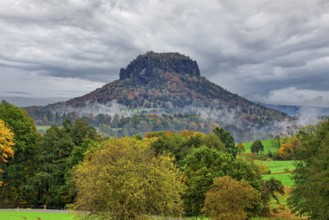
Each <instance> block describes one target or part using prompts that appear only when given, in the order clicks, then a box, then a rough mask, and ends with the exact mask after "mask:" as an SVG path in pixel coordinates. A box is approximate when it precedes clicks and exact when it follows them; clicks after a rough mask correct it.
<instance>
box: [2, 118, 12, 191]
mask: <svg viewBox="0 0 329 220" xmlns="http://www.w3.org/2000/svg"><path fill="white" fill-rule="evenodd" d="M14 145H15V143H14V133H12V132H11V131H10V129H9V128H8V127H7V126H6V125H5V123H4V121H3V120H1V119H0V161H2V162H3V163H6V162H8V158H9V157H14V150H13V149H12V146H14ZM2 172H3V170H2V169H1V168H0V173H2ZM1 185H2V181H1V180H0V186H1Z"/></svg>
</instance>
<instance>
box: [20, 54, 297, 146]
mask: <svg viewBox="0 0 329 220" xmlns="http://www.w3.org/2000/svg"><path fill="white" fill-rule="evenodd" d="M119 76H120V79H119V80H116V81H113V82H111V83H108V84H106V85H104V86H103V87H102V88H99V89H96V90H95V91H93V92H91V93H88V94H86V95H84V96H81V97H77V98H74V99H71V100H69V101H66V102H58V103H55V104H51V105H47V106H44V107H28V108H26V110H27V111H28V113H29V114H30V115H31V116H32V117H33V118H34V119H35V121H36V123H37V124H42V125H45V124H52V123H61V122H62V121H63V120H64V119H65V118H67V117H68V118H71V119H74V118H76V117H84V118H85V119H86V120H87V121H88V122H89V123H91V124H93V125H94V126H96V127H98V128H99V130H100V131H102V132H104V133H106V134H108V135H132V134H134V133H145V132H147V131H154V130H176V131H178V130H183V129H192V130H199V131H203V132H209V131H211V130H212V129H213V128H214V127H215V126H222V127H224V128H226V129H228V130H230V131H231V132H232V134H233V135H234V136H235V138H236V139H238V140H248V139H249V140H250V139H253V138H255V137H268V136H269V135H270V134H271V132H272V131H274V130H278V129H280V126H278V124H280V123H281V122H284V121H286V120H290V119H291V118H290V117H289V116H288V115H287V114H285V113H283V112H280V111H278V110H274V109H270V108H267V107H264V106H262V105H260V104H256V103H254V102H251V101H248V100H246V99H244V98H242V97H240V96H238V95H236V94H233V93H230V92H229V91H227V90H225V89H223V88H222V87H221V86H219V85H216V84H214V83H212V82H210V81H209V80H207V79H206V78H205V77H202V76H201V75H200V70H199V67H198V64H197V62H196V61H194V60H192V59H190V58H189V57H187V56H185V55H182V54H179V53H154V52H148V53H146V54H144V55H140V56H138V57H137V58H136V59H135V60H133V61H132V62H131V63H130V64H129V65H128V66H127V67H126V68H122V69H121V70H120V74H119Z"/></svg>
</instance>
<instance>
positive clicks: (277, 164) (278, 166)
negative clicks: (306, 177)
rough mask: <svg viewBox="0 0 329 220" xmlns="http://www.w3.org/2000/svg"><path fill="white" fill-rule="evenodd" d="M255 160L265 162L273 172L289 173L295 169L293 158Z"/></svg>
mask: <svg viewBox="0 0 329 220" xmlns="http://www.w3.org/2000/svg"><path fill="white" fill-rule="evenodd" d="M254 162H255V164H264V165H265V166H266V167H267V168H268V170H270V171H271V173H287V172H291V171H293V170H295V161H293V160H285V161H278V160H270V161H263V160H254Z"/></svg>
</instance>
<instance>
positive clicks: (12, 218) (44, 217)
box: [0, 210, 74, 220]
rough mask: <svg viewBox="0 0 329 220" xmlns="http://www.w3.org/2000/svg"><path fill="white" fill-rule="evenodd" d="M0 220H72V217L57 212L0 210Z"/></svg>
mask: <svg viewBox="0 0 329 220" xmlns="http://www.w3.org/2000/svg"><path fill="white" fill-rule="evenodd" d="M0 220H74V216H73V215H70V214H67V213H57V212H56V213H55V212H42V211H29V210H0Z"/></svg>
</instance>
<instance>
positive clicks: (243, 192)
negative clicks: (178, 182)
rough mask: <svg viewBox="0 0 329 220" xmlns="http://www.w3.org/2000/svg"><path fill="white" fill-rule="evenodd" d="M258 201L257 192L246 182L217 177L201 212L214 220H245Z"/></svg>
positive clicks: (227, 177) (258, 195)
mask: <svg viewBox="0 0 329 220" xmlns="http://www.w3.org/2000/svg"><path fill="white" fill-rule="evenodd" d="M259 201H260V194H259V192H258V191H257V190H256V189H255V188H253V187H252V186H250V184H249V183H248V182H246V181H243V180H242V181H238V180H235V179H234V178H232V177H229V176H224V177H218V178H215V179H214V183H213V185H212V187H211V189H210V190H209V191H208V192H207V193H206V196H205V201H204V208H203V212H204V213H205V214H206V215H207V216H209V217H210V218H211V219H215V220H245V219H247V217H250V213H248V210H252V209H253V207H254V206H256V205H257V203H259ZM248 214H249V216H248Z"/></svg>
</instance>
